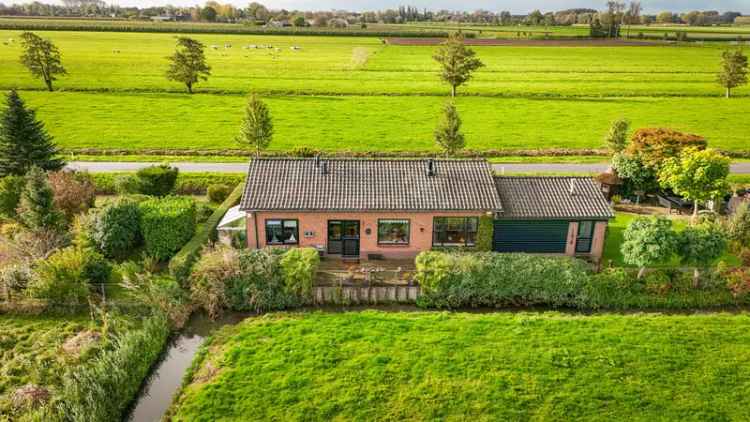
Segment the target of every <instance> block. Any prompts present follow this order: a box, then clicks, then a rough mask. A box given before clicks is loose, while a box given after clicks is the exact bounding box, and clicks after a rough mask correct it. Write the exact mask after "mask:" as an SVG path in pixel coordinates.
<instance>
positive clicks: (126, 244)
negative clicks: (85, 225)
mask: <svg viewBox="0 0 750 422" xmlns="http://www.w3.org/2000/svg"><path fill="white" fill-rule="evenodd" d="M140 227H141V218H140V210H139V207H138V204H137V203H136V202H135V201H132V200H130V199H119V200H116V201H113V202H110V203H107V204H106V205H105V206H103V207H102V208H101V209H98V210H95V211H94V212H93V213H92V216H91V220H90V223H89V230H88V232H89V234H88V236H89V237H90V240H91V242H92V243H93V245H94V246H95V247H96V249H98V250H99V251H100V252H101V253H103V254H104V255H105V256H107V257H109V258H124V257H126V256H128V255H130V254H131V253H132V252H133V250H134V249H135V248H136V247H137V246H138V245H139V244H140V241H141V234H140V232H141V229H140Z"/></svg>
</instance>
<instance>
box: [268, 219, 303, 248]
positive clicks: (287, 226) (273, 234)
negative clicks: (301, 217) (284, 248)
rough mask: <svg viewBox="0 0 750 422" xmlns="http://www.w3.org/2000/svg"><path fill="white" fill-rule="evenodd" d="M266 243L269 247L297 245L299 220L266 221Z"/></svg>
mask: <svg viewBox="0 0 750 422" xmlns="http://www.w3.org/2000/svg"><path fill="white" fill-rule="evenodd" d="M266 243H267V244H269V245H296V244H298V243H299V224H298V222H297V220H266Z"/></svg>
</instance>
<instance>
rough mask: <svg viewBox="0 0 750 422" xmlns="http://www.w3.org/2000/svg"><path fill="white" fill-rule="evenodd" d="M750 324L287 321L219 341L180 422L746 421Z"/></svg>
mask: <svg viewBox="0 0 750 422" xmlns="http://www.w3.org/2000/svg"><path fill="white" fill-rule="evenodd" d="M748 342H750V318H749V317H748V316H747V315H737V316H730V315H692V316H667V315H631V316H623V315H596V316H573V315H563V314H558V313H544V314H528V313H521V314H487V315H479V314H449V313H390V314H389V313H381V312H373V311H367V312H362V313H343V314H322V313H311V314H278V315H269V316H266V317H261V318H256V319H249V320H246V321H245V322H243V323H241V324H239V325H237V326H233V327H229V328H226V329H224V330H223V331H221V332H220V333H219V334H217V335H215V336H214V340H213V343H212V345H211V350H210V351H209V352H208V353H207V355H206V359H205V362H204V364H203V365H202V367H201V368H200V369H198V370H197V371H195V373H194V377H193V382H192V384H190V385H188V386H187V387H186V388H185V389H184V391H183V393H182V395H181V397H179V399H178V401H177V404H176V410H175V413H174V418H173V420H175V421H187V420H190V421H210V420H246V419H248V418H250V419H259V420H271V419H277V420H300V419H305V420H331V419H341V420H374V419H381V420H383V419H386V420H451V419H461V420H464V419H476V420H530V419H537V420H601V419H608V420H627V419H636V420H654V419H659V420H679V419H687V420H710V419H713V420H731V419H742V418H744V415H745V414H746V409H747V406H748V405H749V404H750V403H749V402H748V398H747V395H746V394H745V387H746V381H745V380H747V379H748V377H750V367H748V366H747V365H746V364H745V362H746V361H747V360H748V359H750V349H749V348H748V347H746V345H747V344H748Z"/></svg>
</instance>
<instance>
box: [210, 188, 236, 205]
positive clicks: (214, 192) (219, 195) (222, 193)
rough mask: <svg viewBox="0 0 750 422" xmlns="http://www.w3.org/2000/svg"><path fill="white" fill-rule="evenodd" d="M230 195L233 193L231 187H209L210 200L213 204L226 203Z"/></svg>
mask: <svg viewBox="0 0 750 422" xmlns="http://www.w3.org/2000/svg"><path fill="white" fill-rule="evenodd" d="M230 193H232V187H231V186H229V185H225V184H214V185H210V186H209V187H208V199H210V200H211V202H218V203H220V202H224V200H225V199H227V197H228V196H229V194H230Z"/></svg>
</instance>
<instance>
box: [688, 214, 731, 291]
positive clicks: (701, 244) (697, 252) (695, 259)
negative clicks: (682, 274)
mask: <svg viewBox="0 0 750 422" xmlns="http://www.w3.org/2000/svg"><path fill="white" fill-rule="evenodd" d="M726 249H727V237H726V235H725V234H724V232H723V230H721V227H719V226H718V225H716V224H715V223H710V222H706V223H703V224H700V225H697V226H691V227H687V228H685V230H683V231H682V232H681V233H680V234H679V236H678V240H677V252H678V255H679V256H680V262H681V263H682V264H683V265H690V266H694V267H695V271H694V273H693V282H694V284H695V286H696V287H697V286H698V283H699V279H700V270H701V269H702V268H707V267H708V266H710V265H711V263H712V262H714V261H716V260H717V259H719V257H721V255H722V254H724V252H725V251H726Z"/></svg>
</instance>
